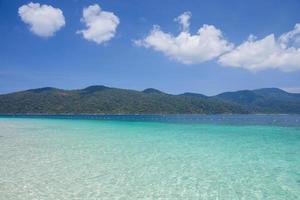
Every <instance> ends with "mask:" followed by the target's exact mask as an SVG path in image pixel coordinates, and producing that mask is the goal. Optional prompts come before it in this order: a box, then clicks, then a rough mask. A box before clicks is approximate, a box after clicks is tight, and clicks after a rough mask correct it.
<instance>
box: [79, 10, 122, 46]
mask: <svg viewBox="0 0 300 200" xmlns="http://www.w3.org/2000/svg"><path fill="white" fill-rule="evenodd" d="M81 21H82V22H83V23H84V24H85V25H86V29H83V30H80V31H77V33H79V34H82V36H83V37H84V38H85V39H87V40H90V41H93V42H96V43H97V44H101V43H103V42H106V41H109V40H110V39H111V38H113V37H114V36H115V34H116V30H117V27H118V25H119V23H120V20H119V18H118V17H117V16H116V15H115V14H114V13H112V12H107V11H103V10H101V8H100V6H99V5H97V4H95V5H91V6H89V7H87V8H84V9H83V17H82V18H81Z"/></svg>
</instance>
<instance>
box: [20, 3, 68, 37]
mask: <svg viewBox="0 0 300 200" xmlns="http://www.w3.org/2000/svg"><path fill="white" fill-rule="evenodd" d="M18 13H19V15H20V17H21V19H22V21H23V22H25V23H26V24H28V25H29V27H30V30H31V31H32V32H33V33H34V34H36V35H38V36H41V37H50V36H53V35H54V33H55V32H56V31H58V30H59V29H61V28H62V27H63V26H64V25H65V18H64V15H63V12H62V11H61V10H60V9H59V8H54V7H52V6H50V5H40V4H39V3H29V4H27V5H23V6H21V7H20V8H19V10H18Z"/></svg>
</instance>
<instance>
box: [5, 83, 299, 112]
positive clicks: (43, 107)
mask: <svg viewBox="0 0 300 200" xmlns="http://www.w3.org/2000/svg"><path fill="white" fill-rule="evenodd" d="M265 90H267V91H264V90H255V91H247V92H244V91H239V92H233V93H223V94H220V95H217V96H213V97H207V96H204V95H201V94H195V93H184V94H181V95H171V94H166V93H164V92H161V91H159V90H156V89H153V88H149V89H146V90H144V91H135V90H126V89H118V88H110V87H105V86H90V87H87V88H85V89H82V90H61V89H56V88H50V87H47V88H39V89H32V90H26V91H22V92H15V93H10V94H4V95H0V113H1V114H219V113H253V112H254V113H300V97H299V95H298V96H297V95H296V94H290V93H286V92H284V91H282V90H280V91H277V92H278V93H277V92H276V91H275V90H274V91H273V92H270V91H269V90H268V89H265ZM277 90H279V89H277ZM281 91H282V92H284V94H282V92H281ZM248 105H250V107H249V106H248Z"/></svg>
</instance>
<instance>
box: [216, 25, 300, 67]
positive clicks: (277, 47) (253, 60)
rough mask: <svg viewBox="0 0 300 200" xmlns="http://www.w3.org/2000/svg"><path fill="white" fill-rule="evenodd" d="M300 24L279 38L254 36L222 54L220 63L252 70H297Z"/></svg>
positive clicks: (298, 63) (299, 59)
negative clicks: (257, 37)
mask: <svg viewBox="0 0 300 200" xmlns="http://www.w3.org/2000/svg"><path fill="white" fill-rule="evenodd" d="M299 33H300V24H296V25H295V28H294V30H292V31H290V32H287V33H284V34H282V35H281V36H280V37H279V38H278V39H276V38H275V36H274V34H270V35H268V36H266V37H265V38H263V39H260V40H256V38H254V37H253V36H251V37H249V39H248V40H247V41H245V42H243V43H242V44H241V45H239V46H237V47H236V48H235V49H233V50H232V51H231V52H229V53H226V54H224V55H222V56H221V57H220V58H219V63H220V64H222V65H225V66H229V67H240V68H245V69H248V70H251V71H260V70H264V69H268V68H270V69H279V70H282V71H295V70H299V69H300V48H298V47H297V45H299V41H300V39H299Z"/></svg>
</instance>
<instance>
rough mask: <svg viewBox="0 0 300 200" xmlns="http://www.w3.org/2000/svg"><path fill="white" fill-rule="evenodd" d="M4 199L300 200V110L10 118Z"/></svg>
mask: <svg viewBox="0 0 300 200" xmlns="http://www.w3.org/2000/svg"><path fill="white" fill-rule="evenodd" d="M0 199H1V200H19V199H21V200H23V199H24V200H31V199H37V200H52V199H54V200H59V199H60V200H65V199H66V200H67V199H68V200H77V199H78V200H80V199H86V200H94V199H95V200H96V199H100V200H114V199H120V200H121V199H122V200H135V199H137V200H140V199H141V200H143V199H149V200H152V199H153V200H156V199H161V200H177V199H180V200H185V199H191V200H256V199H257V200H299V199H300V115H3V116H0Z"/></svg>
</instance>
